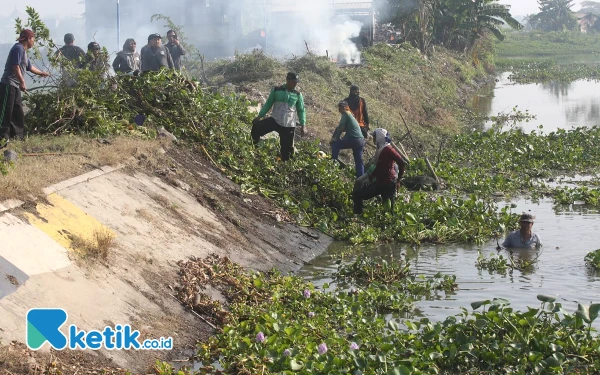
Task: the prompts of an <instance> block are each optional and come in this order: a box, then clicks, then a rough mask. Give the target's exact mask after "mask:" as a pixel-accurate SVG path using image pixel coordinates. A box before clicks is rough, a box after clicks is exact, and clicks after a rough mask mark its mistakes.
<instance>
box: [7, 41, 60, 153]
mask: <svg viewBox="0 0 600 375" xmlns="http://www.w3.org/2000/svg"><path fill="white" fill-rule="evenodd" d="M34 43H35V34H34V33H33V31H31V30H28V29H24V30H23V31H21V34H20V35H19V39H17V43H15V45H14V46H13V47H12V48H11V49H10V52H9V53H8V58H7V59H6V65H5V67H4V74H3V75H2V78H1V79H0V124H1V126H0V147H2V146H5V145H6V143H7V142H8V141H9V139H11V138H17V139H22V138H23V133H24V130H25V114H24V112H23V103H22V101H21V91H23V92H26V91H27V87H26V85H25V71H26V70H27V71H30V72H32V73H34V74H37V75H39V76H42V77H48V76H49V75H50V74H48V73H47V72H42V71H41V70H39V69H38V68H36V67H35V66H32V65H31V62H30V61H29V59H28V58H27V50H28V49H29V48H31V47H33V44H34Z"/></svg>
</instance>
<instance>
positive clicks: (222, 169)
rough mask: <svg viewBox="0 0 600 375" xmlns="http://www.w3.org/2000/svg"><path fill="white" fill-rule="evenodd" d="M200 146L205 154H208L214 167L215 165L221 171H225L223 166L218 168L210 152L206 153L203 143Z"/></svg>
mask: <svg viewBox="0 0 600 375" xmlns="http://www.w3.org/2000/svg"><path fill="white" fill-rule="evenodd" d="M200 147H202V150H203V151H204V153H205V154H206V156H208V158H209V159H210V161H212V163H213V164H214V165H215V167H217V168H218V169H219V170H220V171H221V172H225V169H224V168H220V167H219V165H218V164H217V163H215V161H214V160H213V158H212V157H211V156H210V154H209V153H208V151H206V148H204V145H200Z"/></svg>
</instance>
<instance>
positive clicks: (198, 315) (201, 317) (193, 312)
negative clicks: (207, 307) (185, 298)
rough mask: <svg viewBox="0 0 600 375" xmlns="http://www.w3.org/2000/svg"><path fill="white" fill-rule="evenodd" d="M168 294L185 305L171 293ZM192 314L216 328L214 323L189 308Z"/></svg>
mask: <svg viewBox="0 0 600 375" xmlns="http://www.w3.org/2000/svg"><path fill="white" fill-rule="evenodd" d="M169 295H170V296H171V297H173V299H174V300H175V301H177V302H179V303H180V304H182V305H183V306H184V307H187V306H186V305H185V304H184V303H183V302H181V301H180V300H179V299H178V298H177V297H175V296H174V295H172V294H171V293H169ZM189 310H190V311H191V312H192V314H194V315H196V316H197V317H198V318H200V319H202V320H203V321H204V323H206V324H208V325H209V326H211V327H212V328H213V329H214V330H217V326H215V325H214V324H212V323H211V322H209V321H208V320H206V319H205V318H204V317H203V316H202V315H200V314H198V313H197V312H195V311H194V310H192V309H189Z"/></svg>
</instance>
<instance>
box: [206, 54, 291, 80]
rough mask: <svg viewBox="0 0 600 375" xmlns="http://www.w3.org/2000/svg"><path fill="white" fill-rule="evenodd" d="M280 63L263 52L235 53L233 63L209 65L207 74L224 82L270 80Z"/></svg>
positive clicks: (223, 62)
mask: <svg viewBox="0 0 600 375" xmlns="http://www.w3.org/2000/svg"><path fill="white" fill-rule="evenodd" d="M278 68H280V63H279V62H278V61H277V60H275V59H274V58H272V57H270V56H267V55H265V54H264V53H263V51H262V50H261V51H256V50H255V51H252V52H251V53H249V54H242V53H239V52H236V54H235V58H234V60H233V61H227V60H223V61H219V62H216V63H213V64H211V65H210V67H209V69H208V72H207V73H208V74H209V75H211V76H217V77H222V79H223V81H224V82H231V83H241V82H246V83H248V82H256V81H260V80H265V79H270V78H272V77H273V76H274V74H275V73H276V72H277V71H278V70H280V69H278Z"/></svg>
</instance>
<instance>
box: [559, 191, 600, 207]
mask: <svg viewBox="0 0 600 375" xmlns="http://www.w3.org/2000/svg"><path fill="white" fill-rule="evenodd" d="M549 194H550V195H551V196H552V197H553V199H554V203H555V204H565V205H566V204H574V203H579V204H585V205H586V206H589V207H600V188H589V187H587V186H580V187H575V188H570V187H559V188H555V189H552V190H551V191H550V192H549Z"/></svg>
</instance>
